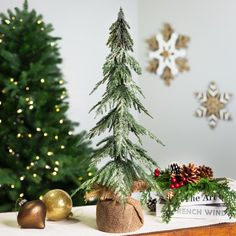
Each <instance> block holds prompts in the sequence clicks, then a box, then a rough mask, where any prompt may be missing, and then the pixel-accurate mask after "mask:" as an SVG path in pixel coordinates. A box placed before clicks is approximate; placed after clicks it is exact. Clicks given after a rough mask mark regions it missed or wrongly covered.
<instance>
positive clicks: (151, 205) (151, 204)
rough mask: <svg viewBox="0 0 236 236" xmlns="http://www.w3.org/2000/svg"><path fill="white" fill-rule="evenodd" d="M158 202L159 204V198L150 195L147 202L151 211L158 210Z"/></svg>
mask: <svg viewBox="0 0 236 236" xmlns="http://www.w3.org/2000/svg"><path fill="white" fill-rule="evenodd" d="M156 204H157V199H156V198H151V197H150V198H149V199H148V202H147V207H148V209H149V210H150V211H151V212H156Z"/></svg>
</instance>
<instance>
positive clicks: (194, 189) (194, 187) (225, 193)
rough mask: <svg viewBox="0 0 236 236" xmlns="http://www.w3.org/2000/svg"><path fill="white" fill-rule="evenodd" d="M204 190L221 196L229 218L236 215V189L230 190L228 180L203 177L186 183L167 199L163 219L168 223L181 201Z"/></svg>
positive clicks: (213, 195) (215, 195)
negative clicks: (222, 180) (196, 181)
mask: <svg viewBox="0 0 236 236" xmlns="http://www.w3.org/2000/svg"><path fill="white" fill-rule="evenodd" d="M198 192H202V193H204V194H205V195H206V196H209V197H219V198H220V199H221V200H222V201H223V202H224V205H225V206H226V210H225V213H226V214H227V215H228V216H229V218H232V217H236V191H234V190H230V188H229V186H228V185H227V181H224V182H221V181H220V182H219V181H218V180H216V179H212V180H210V179H206V178H201V179H200V181H199V182H198V183H197V184H186V185H184V186H183V187H181V188H178V189H176V190H175V194H174V197H173V198H171V199H170V200H165V203H164V205H163V207H162V210H161V212H162V220H163V221H164V222H166V223H168V222H169V221H170V220H171V217H172V216H173V215H174V213H175V212H177V211H178V209H179V207H180V206H181V203H182V202H184V201H187V200H189V199H191V198H192V197H193V196H194V195H195V194H196V193H198Z"/></svg>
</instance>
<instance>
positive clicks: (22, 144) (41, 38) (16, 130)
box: [0, 1, 95, 211]
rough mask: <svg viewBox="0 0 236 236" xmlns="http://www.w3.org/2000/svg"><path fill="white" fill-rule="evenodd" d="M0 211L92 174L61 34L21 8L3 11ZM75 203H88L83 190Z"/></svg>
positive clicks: (0, 39) (77, 183) (69, 188)
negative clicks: (71, 100) (73, 110)
mask: <svg viewBox="0 0 236 236" xmlns="http://www.w3.org/2000/svg"><path fill="white" fill-rule="evenodd" d="M0 20H1V24H0V68H1V69H0V153H1V155H0V203H1V204H0V211H9V210H14V209H15V202H16V200H17V199H18V198H19V197H24V198H27V199H29V200H30V199H37V198H39V197H40V196H41V195H44V193H45V192H47V191H48V190H50V189H54V188H63V189H64V190H66V191H67V192H69V193H71V191H73V189H76V188H78V186H80V184H81V183H82V182H84V181H85V180H86V179H88V178H91V176H92V175H93V174H94V172H95V170H90V169H89V159H88V157H89V156H90V155H91V153H92V149H91V147H90V144H89V143H87V142H83V141H82V140H83V139H84V137H85V132H81V133H77V134H76V133H75V132H74V129H75V127H76V126H77V124H76V123H74V122H72V121H71V120H69V119H68V118H67V116H66V111H67V110H68V108H69V104H68V102H67V97H68V95H67V91H66V87H65V81H64V80H63V77H62V73H61V70H60V64H61V62H62V59H61V57H60V53H59V47H58V43H57V42H58V40H59V38H57V37H54V36H52V31H53V27H52V25H50V24H46V23H45V22H44V20H43V17H42V15H38V14H37V12H36V11H35V10H29V8H28V4H27V1H25V3H24V7H23V9H19V8H15V11H12V10H8V12H7V14H1V15H0ZM74 204H75V205H78V204H84V198H83V194H82V193H80V194H79V195H77V197H76V198H75V199H74Z"/></svg>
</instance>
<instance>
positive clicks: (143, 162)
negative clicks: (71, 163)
mask: <svg viewBox="0 0 236 236" xmlns="http://www.w3.org/2000/svg"><path fill="white" fill-rule="evenodd" d="M129 28H130V27H129V25H128V23H127V22H126V21H125V19H124V13H123V11H122V9H120V11H119V14H118V18H117V20H116V22H115V23H113V24H112V25H111V27H110V36H109V39H108V42H107V45H108V47H109V48H110V49H111V53H110V54H109V55H108V57H107V58H106V62H105V64H104V66H103V75H104V78H103V79H102V80H101V81H100V82H98V83H97V84H96V86H95V88H94V90H93V91H92V92H94V91H95V90H96V89H97V88H98V87H99V86H100V85H103V84H105V83H106V91H105V93H104V94H103V96H102V99H101V100H100V101H99V102H98V103H97V104H96V105H95V106H94V107H93V108H92V109H91V111H93V110H94V111H95V112H96V115H103V114H104V113H106V115H105V116H103V117H102V118H101V119H100V120H99V121H98V122H97V124H96V126H95V127H94V128H93V129H91V131H90V133H89V138H90V139H91V138H93V137H94V136H97V135H100V134H102V133H104V132H106V131H108V132H111V135H109V136H107V137H105V138H104V139H102V140H101V141H100V142H99V143H98V144H97V146H98V149H97V150H95V153H94V154H93V156H92V157H91V167H93V166H96V164H97V163H99V162H100V161H101V160H102V159H104V158H106V157H109V158H110V159H111V160H110V161H109V162H108V163H107V164H105V165H104V166H103V167H102V168H101V169H100V170H99V171H98V172H97V174H96V175H95V176H94V177H93V178H92V179H90V180H88V181H86V182H85V183H83V184H82V186H81V187H80V188H79V189H82V188H83V189H85V190H86V191H87V192H89V194H88V195H87V198H89V197H95V198H98V199H100V200H106V199H111V200H117V201H119V202H121V203H126V201H127V198H128V197H129V196H130V195H131V193H132V191H133V190H134V188H136V187H137V185H134V183H137V184H138V185H140V184H141V185H142V184H143V183H144V185H146V186H147V185H148V186H150V187H152V188H154V189H156V191H160V189H159V188H158V185H157V184H156V181H155V180H154V179H153V178H152V176H150V174H151V171H152V170H153V168H155V167H154V166H155V165H156V163H155V161H153V160H152V159H151V157H150V156H149V155H148V154H147V152H146V150H145V149H143V148H142V147H141V145H142V141H141V138H140V136H141V135H148V136H149V137H150V138H152V139H154V140H155V141H156V142H158V143H161V142H160V140H159V139H157V138H156V137H155V136H154V135H153V134H152V133H151V132H150V131H148V130H147V129H145V128H144V127H143V126H142V125H140V124H138V123H137V122H136V120H135V118H134V116H133V115H132V113H131V108H133V110H136V111H138V112H139V113H141V112H144V113H145V114H146V115H148V116H150V115H149V113H148V111H147V110H146V108H145V107H144V106H143V105H142V103H141V102H140V100H139V98H138V95H142V96H143V94H142V92H141V89H140V88H139V87H138V85H137V84H136V83H135V82H134V81H133V79H132V73H131V71H134V72H135V73H136V74H138V75H140V74H141V68H140V66H139V64H138V62H137V61H136V60H135V59H134V58H133V57H132V56H131V55H130V54H129V52H132V51H133V40H132V39H131V36H130V34H129V32H128V29H129ZM130 133H133V134H134V136H136V138H137V140H138V142H139V144H137V143H134V142H133V141H131V139H130ZM140 181H143V183H142V182H140ZM139 187H140V186H139ZM79 189H78V190H79Z"/></svg>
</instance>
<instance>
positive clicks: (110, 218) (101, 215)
mask: <svg viewBox="0 0 236 236" xmlns="http://www.w3.org/2000/svg"><path fill="white" fill-rule="evenodd" d="M96 214H97V227H98V229H99V230H101V231H104V232H109V233H125V232H131V231H135V230H138V229H139V228H140V227H142V225H143V212H142V208H141V204H140V202H139V201H137V200H135V199H132V198H130V199H129V200H128V202H127V203H126V205H125V206H123V205H121V204H120V203H118V202H116V201H112V200H105V201H99V202H98V203H97V213H96Z"/></svg>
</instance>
